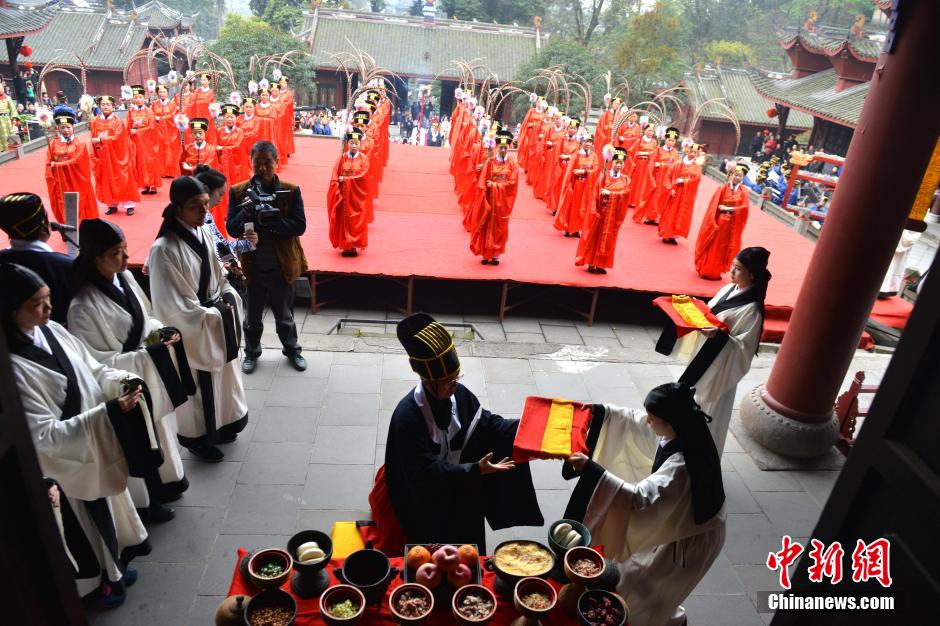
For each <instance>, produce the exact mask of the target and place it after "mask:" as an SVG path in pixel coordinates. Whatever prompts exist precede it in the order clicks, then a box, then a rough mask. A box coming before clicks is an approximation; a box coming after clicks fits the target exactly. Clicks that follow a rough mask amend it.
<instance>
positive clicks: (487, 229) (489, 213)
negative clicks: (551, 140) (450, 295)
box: [470, 155, 519, 259]
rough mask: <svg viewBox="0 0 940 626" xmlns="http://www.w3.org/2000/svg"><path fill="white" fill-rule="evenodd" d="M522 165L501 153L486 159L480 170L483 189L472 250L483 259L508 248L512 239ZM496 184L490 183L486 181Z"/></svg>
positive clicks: (471, 245)
mask: <svg viewBox="0 0 940 626" xmlns="http://www.w3.org/2000/svg"><path fill="white" fill-rule="evenodd" d="M518 180H519V168H518V166H517V165H516V160H515V159H514V158H513V157H512V156H511V155H508V156H507V157H506V160H505V161H502V162H500V160H499V157H493V158H492V159H489V160H487V162H486V163H485V164H484V166H483V171H482V172H480V182H479V185H480V187H481V189H482V190H483V192H484V193H482V194H481V195H480V202H479V204H478V206H477V207H475V208H474V210H475V211H476V212H477V218H476V219H474V223H475V224H476V227H475V228H474V230H473V234H472V235H471V237H470V251H471V252H473V254H476V255H478V256H482V257H483V258H484V259H494V258H496V257H498V256H499V255H501V254H502V253H503V252H505V251H506V241H507V240H508V239H509V216H510V215H512V207H513V205H514V204H515V202H516V188H517V183H518ZM488 181H492V183H493V185H492V186H491V187H487V185H486V183H487V182H488Z"/></svg>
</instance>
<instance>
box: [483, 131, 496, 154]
mask: <svg viewBox="0 0 940 626" xmlns="http://www.w3.org/2000/svg"><path fill="white" fill-rule="evenodd" d="M483 147H484V148H486V149H487V150H491V149H493V148H495V147H496V135H492V134H490V133H487V134H485V135H483Z"/></svg>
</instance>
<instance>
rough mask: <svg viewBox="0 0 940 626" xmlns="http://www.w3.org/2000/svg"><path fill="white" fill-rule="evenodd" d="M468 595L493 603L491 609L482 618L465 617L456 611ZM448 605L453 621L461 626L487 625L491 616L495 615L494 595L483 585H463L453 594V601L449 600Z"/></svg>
mask: <svg viewBox="0 0 940 626" xmlns="http://www.w3.org/2000/svg"><path fill="white" fill-rule="evenodd" d="M468 595H475V596H479V597H481V598H484V599H486V600H489V601H490V602H492V603H493V608H492V609H491V610H490V612H489V613H487V614H486V615H484V616H483V617H478V618H473V617H466V616H465V615H464V614H463V613H461V612H460V611H459V610H458V607H459V606H460V605H461V603H463V599H464V598H465V597H467V596H468ZM450 604H451V610H452V611H453V613H454V619H455V620H457V623H458V624H463V625H464V626H480V625H482V624H488V623H489V622H490V620H491V619H493V615H495V614H496V594H495V593H493V592H492V591H490V590H489V589H487V588H486V587H484V586H483V585H464V586H463V587H461V588H460V589H458V590H457V591H456V592H455V593H454V599H453V600H451V603H450Z"/></svg>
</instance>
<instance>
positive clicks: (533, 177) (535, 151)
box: [525, 114, 552, 190]
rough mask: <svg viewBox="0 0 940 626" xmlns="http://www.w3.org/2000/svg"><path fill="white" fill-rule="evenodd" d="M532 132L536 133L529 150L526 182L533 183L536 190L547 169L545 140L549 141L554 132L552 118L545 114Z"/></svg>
mask: <svg viewBox="0 0 940 626" xmlns="http://www.w3.org/2000/svg"><path fill="white" fill-rule="evenodd" d="M532 132H533V133H534V135H533V137H534V143H533V144H532V148H531V149H530V150H529V160H528V169H526V174H525V182H526V184H527V185H532V188H533V190H534V189H535V185H536V183H538V180H539V178H540V177H541V176H542V173H543V171H544V169H545V168H544V165H545V156H546V154H545V153H546V151H547V150H548V149H547V148H546V147H545V142H546V141H548V137H549V135H550V134H551V132H552V120H551V118H549V117H548V116H547V115H544V114H543V115H542V120H541V122H539V124H538V125H537V126H535V127H534V130H533V131H532Z"/></svg>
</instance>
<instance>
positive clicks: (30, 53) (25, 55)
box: [20, 46, 33, 57]
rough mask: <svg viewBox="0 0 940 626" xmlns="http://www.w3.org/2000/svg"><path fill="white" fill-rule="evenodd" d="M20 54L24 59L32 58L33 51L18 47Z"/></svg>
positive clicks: (25, 47) (26, 47)
mask: <svg viewBox="0 0 940 626" xmlns="http://www.w3.org/2000/svg"><path fill="white" fill-rule="evenodd" d="M20 54H21V55H23V56H24V57H28V56H32V54H33V49H32V48H30V47H29V46H20Z"/></svg>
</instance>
